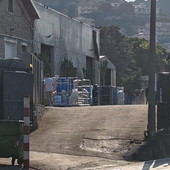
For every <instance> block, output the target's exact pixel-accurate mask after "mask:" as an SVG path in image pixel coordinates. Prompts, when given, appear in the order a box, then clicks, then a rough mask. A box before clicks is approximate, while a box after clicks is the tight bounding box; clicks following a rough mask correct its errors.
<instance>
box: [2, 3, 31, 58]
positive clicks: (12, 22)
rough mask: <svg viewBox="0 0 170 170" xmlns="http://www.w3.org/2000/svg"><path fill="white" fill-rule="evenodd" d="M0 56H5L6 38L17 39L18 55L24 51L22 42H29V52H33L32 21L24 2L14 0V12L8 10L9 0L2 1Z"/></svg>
mask: <svg viewBox="0 0 170 170" xmlns="http://www.w3.org/2000/svg"><path fill="white" fill-rule="evenodd" d="M0 7H1V10H0V16H1V17H0V58H4V56H5V45H4V38H10V39H14V40H17V48H18V49H17V53H18V56H19V54H20V53H21V52H22V48H21V45H22V43H26V44H27V52H32V39H33V34H32V30H33V29H32V28H33V27H32V25H33V23H32V21H31V19H30V18H29V15H28V14H27V13H26V12H25V9H24V7H23V6H22V3H21V2H20V1H18V0H13V13H11V12H9V11H8V1H7V0H1V1H0Z"/></svg>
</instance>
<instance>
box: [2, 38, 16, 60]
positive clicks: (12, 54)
mask: <svg viewBox="0 0 170 170" xmlns="http://www.w3.org/2000/svg"><path fill="white" fill-rule="evenodd" d="M4 41H5V59H13V58H17V41H16V40H12V39H4Z"/></svg>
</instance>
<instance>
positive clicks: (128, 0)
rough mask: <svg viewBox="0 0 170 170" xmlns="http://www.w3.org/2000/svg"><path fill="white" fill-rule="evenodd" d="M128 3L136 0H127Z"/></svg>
mask: <svg viewBox="0 0 170 170" xmlns="http://www.w3.org/2000/svg"><path fill="white" fill-rule="evenodd" d="M126 1H127V2H131V1H135V0H126Z"/></svg>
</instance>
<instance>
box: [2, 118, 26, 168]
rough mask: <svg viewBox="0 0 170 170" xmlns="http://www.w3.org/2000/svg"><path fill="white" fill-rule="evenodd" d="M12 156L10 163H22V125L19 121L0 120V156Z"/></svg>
mask: <svg viewBox="0 0 170 170" xmlns="http://www.w3.org/2000/svg"><path fill="white" fill-rule="evenodd" d="M10 157H12V165H14V163H15V159H17V163H18V164H19V165H21V164H22V163H23V125H22V123H21V122H19V121H13V120H9V121H7V120H0V158H10Z"/></svg>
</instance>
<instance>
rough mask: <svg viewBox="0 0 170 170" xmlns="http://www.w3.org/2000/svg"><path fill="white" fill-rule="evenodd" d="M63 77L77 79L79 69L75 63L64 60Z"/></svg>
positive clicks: (62, 65) (62, 64)
mask: <svg viewBox="0 0 170 170" xmlns="http://www.w3.org/2000/svg"><path fill="white" fill-rule="evenodd" d="M61 76H62V77H76V76H77V68H76V67H74V66H73V63H72V62H71V61H70V60H68V59H66V58H64V61H63V62H62V63H61Z"/></svg>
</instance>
